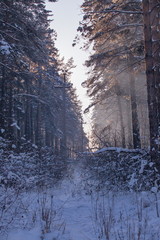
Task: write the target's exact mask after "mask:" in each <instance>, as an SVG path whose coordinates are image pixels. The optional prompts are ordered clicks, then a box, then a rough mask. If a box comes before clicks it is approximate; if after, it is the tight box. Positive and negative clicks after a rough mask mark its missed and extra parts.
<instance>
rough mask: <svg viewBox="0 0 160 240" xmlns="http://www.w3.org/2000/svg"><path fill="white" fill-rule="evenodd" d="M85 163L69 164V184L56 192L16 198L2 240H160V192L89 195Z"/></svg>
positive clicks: (5, 215)
mask: <svg viewBox="0 0 160 240" xmlns="http://www.w3.org/2000/svg"><path fill="white" fill-rule="evenodd" d="M81 164H83V163H80V162H77V161H71V162H70V164H69V167H68V173H67V175H66V177H65V179H63V180H62V181H61V182H59V183H58V184H57V185H56V186H54V187H53V188H50V189H41V190H39V191H37V192H36V191H35V192H27V193H19V194H17V196H14V198H15V201H13V204H12V206H10V208H9V209H6V210H5V211H4V212H3V214H1V216H0V217H1V218H0V219H1V221H3V231H2V232H1V236H0V239H1V240H159V239H160V194H159V193H152V192H139V193H135V192H113V191H108V192H105V191H104V190H103V191H102V190H101V191H99V192H95V191H94V192H92V191H90V192H88V191H86V181H85V177H84V176H86V173H84V171H85V169H83V168H82V167H81ZM82 169H83V170H82ZM7 191H8V192H7ZM7 191H6V196H8V195H9V194H10V197H12V198H13V196H12V194H11V193H10V191H9V190H7ZM1 224H2V222H1Z"/></svg>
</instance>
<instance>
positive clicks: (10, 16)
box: [0, 0, 86, 155]
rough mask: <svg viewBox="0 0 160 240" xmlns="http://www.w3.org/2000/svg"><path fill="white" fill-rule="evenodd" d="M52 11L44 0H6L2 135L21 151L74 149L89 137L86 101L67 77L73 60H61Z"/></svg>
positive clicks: (0, 25) (1, 47)
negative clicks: (84, 124)
mask: <svg viewBox="0 0 160 240" xmlns="http://www.w3.org/2000/svg"><path fill="white" fill-rule="evenodd" d="M51 2H55V1H53V0H52V1H51ZM49 14H50V12H49V11H47V10H46V9H45V1H43V0H17V1H13V0H2V1H1V2H0V119H1V121H0V134H1V137H2V138H4V139H7V140H9V141H10V142H11V143H12V144H11V145H12V147H13V146H14V148H15V149H17V150H19V149H21V148H24V146H27V147H28V148H29V146H31V147H32V146H36V147H38V148H41V147H43V146H48V147H52V149H53V150H54V153H55V154H57V155H61V154H62V152H64V147H66V148H67V151H68V153H67V154H71V152H72V153H73V152H76V151H79V150H82V149H83V146H82V141H81V139H83V144H84V142H85V141H86V137H85V134H84V131H83V128H82V115H81V105H80V102H79V100H78V99H77V95H76V92H75V89H74V88H73V86H72V85H71V84H69V83H67V79H68V78H69V76H68V75H66V81H65V82H64V74H63V73H62V70H64V71H65V72H66V74H70V72H71V68H72V67H74V66H73V60H72V59H71V60H69V62H68V64H64V63H63V61H60V60H59V56H58V50H57V49H56V47H55V40H56V32H55V31H54V30H51V29H50V27H49V23H50V21H49V20H48V16H49ZM64 89H65V96H64ZM64 102H65V106H64ZM64 107H66V109H64ZM64 111H65V112H64ZM64 114H65V122H64ZM64 124H65V130H66V131H65V132H64ZM64 135H65V136H64ZM84 139H85V141H84ZM64 140H65V141H66V142H64ZM64 144H65V145H64Z"/></svg>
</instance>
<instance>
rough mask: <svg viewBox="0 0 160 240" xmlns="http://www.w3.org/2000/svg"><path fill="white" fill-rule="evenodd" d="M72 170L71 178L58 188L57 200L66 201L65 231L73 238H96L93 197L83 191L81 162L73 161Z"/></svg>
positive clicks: (82, 239)
mask: <svg viewBox="0 0 160 240" xmlns="http://www.w3.org/2000/svg"><path fill="white" fill-rule="evenodd" d="M71 164H72V163H71ZM70 172H71V175H70V177H69V179H65V180H64V181H63V182H62V184H61V187H60V189H57V190H56V191H57V193H56V195H57V196H58V199H57V200H60V201H61V202H62V203H64V205H63V206H64V210H63V218H64V221H65V224H66V228H65V232H66V234H67V235H68V236H69V239H71V240H89V239H94V231H93V223H92V209H91V197H90V196H88V195H86V194H85V193H84V191H83V186H82V182H83V181H82V180H83V179H82V174H81V168H80V166H79V164H77V163H76V164H75V163H73V164H72V165H71V168H70ZM86 223H87V224H86Z"/></svg>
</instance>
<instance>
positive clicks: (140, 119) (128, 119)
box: [78, 0, 160, 160]
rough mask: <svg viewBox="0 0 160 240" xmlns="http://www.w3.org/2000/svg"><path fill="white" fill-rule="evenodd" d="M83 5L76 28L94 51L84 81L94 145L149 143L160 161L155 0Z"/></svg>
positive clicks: (91, 0) (88, 0) (159, 10)
mask: <svg viewBox="0 0 160 240" xmlns="http://www.w3.org/2000/svg"><path fill="white" fill-rule="evenodd" d="M81 9H82V11H83V13H84V16H83V20H82V21H81V23H80V25H79V27H78V31H79V32H80V34H81V36H82V37H83V38H84V39H85V46H84V48H88V47H90V46H92V50H93V54H92V55H91V56H90V58H89V60H88V61H86V66H87V67H89V71H88V73H89V74H88V79H87V80H86V81H85V82H84V83H83V85H84V86H85V87H87V91H88V95H89V96H90V97H91V99H92V103H91V105H90V106H89V107H88V109H86V112H87V111H88V110H89V109H90V108H92V109H93V119H92V120H93V131H92V133H93V134H92V136H93V144H94V145H95V146H96V147H99V148H100V147H105V146H115V147H118V146H120V147H127V148H146V149H148V148H149V147H150V150H151V155H152V158H153V159H154V160H159V156H160V141H159V137H160V132H159V129H160V111H159V106H160V80H159V79H160V74H159V70H160V69H159V60H160V59H159V58H160V46H159V39H160V38H159V36H160V35H159V30H160V25H159V21H158V19H159V16H160V4H159V1H157V0H154V1H149V0H144V1H140V0H135V1H130V0H125V1H124V0H123V1H122V0H117V1H104V0H100V1H96V0H84V2H83V4H82V6H81ZM145 72H146V74H145ZM146 77H147V81H146Z"/></svg>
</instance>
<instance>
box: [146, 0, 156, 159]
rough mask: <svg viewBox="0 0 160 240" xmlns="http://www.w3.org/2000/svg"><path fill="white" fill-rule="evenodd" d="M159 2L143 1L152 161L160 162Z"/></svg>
mask: <svg viewBox="0 0 160 240" xmlns="http://www.w3.org/2000/svg"><path fill="white" fill-rule="evenodd" d="M157 4H158V1H157V0H154V1H153V2H152V1H149V0H143V16H144V39H145V60H146V76H147V92H148V110H149V124H150V152H151V157H152V160H159V153H158V151H159V146H160V143H159V135H160V132H159V131H160V129H159V128H160V126H159V124H160V109H159V108H160V107H159V105H160V72H159V69H160V67H159V62H160V55H159V54H160V47H159V40H160V34H159V19H158V16H157V15H159V11H160V10H159V7H158V5H157ZM155 6H156V7H155Z"/></svg>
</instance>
